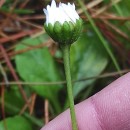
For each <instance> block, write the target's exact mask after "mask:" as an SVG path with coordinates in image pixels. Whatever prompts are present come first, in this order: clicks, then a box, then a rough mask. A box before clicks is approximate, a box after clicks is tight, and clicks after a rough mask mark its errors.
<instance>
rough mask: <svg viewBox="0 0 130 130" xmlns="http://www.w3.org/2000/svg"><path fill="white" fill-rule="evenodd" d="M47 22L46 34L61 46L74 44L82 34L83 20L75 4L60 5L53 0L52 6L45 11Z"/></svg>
mask: <svg viewBox="0 0 130 130" xmlns="http://www.w3.org/2000/svg"><path fill="white" fill-rule="evenodd" d="M44 13H45V15H46V22H45V24H44V27H45V30H46V32H47V33H48V34H49V35H50V37H51V38H52V39H53V40H54V41H56V42H58V43H60V44H72V43H73V42H75V41H76V40H77V39H78V38H79V35H80V33H81V29H82V19H81V18H80V17H79V15H78V14H77V12H76V10H75V5H74V4H72V5H71V4H70V3H68V4H64V3H60V4H59V6H56V2H55V1H54V0H52V3H51V6H50V5H48V6H47V9H44Z"/></svg>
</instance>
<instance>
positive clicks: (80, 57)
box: [71, 30, 108, 96]
mask: <svg viewBox="0 0 130 130" xmlns="http://www.w3.org/2000/svg"><path fill="white" fill-rule="evenodd" d="M107 63H108V56H107V52H106V51H105V50H104V48H103V47H102V46H101V44H100V40H99V39H98V37H97V35H96V34H95V33H94V32H93V31H90V30H89V31H88V32H87V33H84V34H83V35H82V36H81V37H80V39H79V40H78V41H77V42H76V43H74V44H73V45H72V47H71V70H72V77H73V79H74V80H78V79H82V78H87V77H91V76H98V75H99V74H100V73H101V72H102V71H103V70H104V68H105V67H106V65H107ZM94 81H96V80H94V79H93V80H86V81H83V82H77V83H75V84H74V88H73V91H74V96H77V95H78V94H79V93H80V92H81V91H82V90H83V89H85V88H86V87H87V86H88V85H91V84H92V83H94Z"/></svg>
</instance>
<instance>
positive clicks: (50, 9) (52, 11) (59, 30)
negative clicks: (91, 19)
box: [44, 0, 82, 130]
mask: <svg viewBox="0 0 130 130" xmlns="http://www.w3.org/2000/svg"><path fill="white" fill-rule="evenodd" d="M44 13H45V15H46V23H45V25H44V27H45V30H46V32H47V33H48V34H49V35H50V37H51V38H52V39H53V40H54V41H56V42H58V44H59V46H60V47H61V50H62V53H63V60H64V68H65V75H66V81H67V92H68V97H69V105H70V114H71V120H72V128H73V130H78V126H77V122H76V115H75V110H74V99H73V92H72V83H71V73H70V46H71V44H72V43H74V42H75V41H76V40H77V39H78V38H79V35H80V33H81V28H82V20H81V19H80V17H79V15H78V14H77V12H76V11H75V5H74V4H72V5H71V4H70V3H68V4H64V3H60V4H59V6H56V2H55V1H54V0H52V3H51V6H50V5H48V6H47V9H44Z"/></svg>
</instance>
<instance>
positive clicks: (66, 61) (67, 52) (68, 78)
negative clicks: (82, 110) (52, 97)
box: [61, 44, 78, 130]
mask: <svg viewBox="0 0 130 130" xmlns="http://www.w3.org/2000/svg"><path fill="white" fill-rule="evenodd" d="M61 48H62V52H63V60H64V68H65V75H66V82H67V93H68V98H69V106H70V114H71V122H72V128H73V130H78V126H77V121H76V115H75V109H74V98H73V90H72V82H71V72H70V44H64V45H63V44H62V45H61Z"/></svg>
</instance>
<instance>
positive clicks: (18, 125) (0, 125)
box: [0, 116, 32, 130]
mask: <svg viewBox="0 0 130 130" xmlns="http://www.w3.org/2000/svg"><path fill="white" fill-rule="evenodd" d="M5 121H6V125H7V130H32V127H31V124H30V123H29V122H28V120H26V119H25V118H23V117H22V116H15V117H12V118H6V120H5ZM0 130H5V127H4V121H1V122H0Z"/></svg>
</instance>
